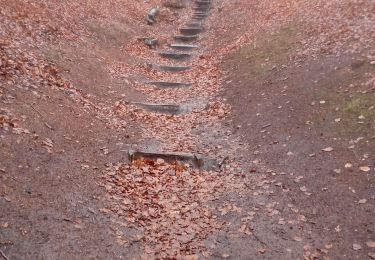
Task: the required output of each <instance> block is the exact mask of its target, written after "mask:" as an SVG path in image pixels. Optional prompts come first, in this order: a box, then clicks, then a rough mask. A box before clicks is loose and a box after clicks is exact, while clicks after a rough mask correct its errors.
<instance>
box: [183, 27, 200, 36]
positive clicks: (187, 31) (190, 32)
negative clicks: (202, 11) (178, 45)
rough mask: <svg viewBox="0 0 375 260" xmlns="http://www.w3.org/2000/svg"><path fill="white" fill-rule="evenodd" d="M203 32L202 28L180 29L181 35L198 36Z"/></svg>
mask: <svg viewBox="0 0 375 260" xmlns="http://www.w3.org/2000/svg"><path fill="white" fill-rule="evenodd" d="M202 31H203V28H202V27H185V28H181V29H180V33H181V34H183V35H197V34H199V33H200V32H202Z"/></svg>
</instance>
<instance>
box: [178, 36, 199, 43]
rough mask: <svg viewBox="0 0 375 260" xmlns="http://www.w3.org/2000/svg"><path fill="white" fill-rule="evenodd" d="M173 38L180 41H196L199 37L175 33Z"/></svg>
mask: <svg viewBox="0 0 375 260" xmlns="http://www.w3.org/2000/svg"><path fill="white" fill-rule="evenodd" d="M173 38H174V39H175V40H176V41H181V42H192V41H196V40H198V39H199V36H198V35H175V36H173Z"/></svg>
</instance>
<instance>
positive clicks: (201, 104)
mask: <svg viewBox="0 0 375 260" xmlns="http://www.w3.org/2000/svg"><path fill="white" fill-rule="evenodd" d="M132 104H134V105H137V106H140V107H142V108H144V109H146V110H148V111H150V112H155V113H160V114H168V115H180V114H185V113H189V112H191V111H194V110H197V109H198V110H203V109H206V108H207V102H205V101H204V100H199V99H196V100H193V101H190V102H186V103H183V104H180V105H177V104H164V103H162V104H160V103H148V102H134V103H132Z"/></svg>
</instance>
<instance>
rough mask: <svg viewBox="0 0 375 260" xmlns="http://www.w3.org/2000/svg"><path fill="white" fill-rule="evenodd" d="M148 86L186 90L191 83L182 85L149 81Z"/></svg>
mask: <svg viewBox="0 0 375 260" xmlns="http://www.w3.org/2000/svg"><path fill="white" fill-rule="evenodd" d="M147 84H149V85H155V86H157V87H159V88H186V87H190V86H191V85H192V84H191V83H182V82H167V81H149V82H147Z"/></svg>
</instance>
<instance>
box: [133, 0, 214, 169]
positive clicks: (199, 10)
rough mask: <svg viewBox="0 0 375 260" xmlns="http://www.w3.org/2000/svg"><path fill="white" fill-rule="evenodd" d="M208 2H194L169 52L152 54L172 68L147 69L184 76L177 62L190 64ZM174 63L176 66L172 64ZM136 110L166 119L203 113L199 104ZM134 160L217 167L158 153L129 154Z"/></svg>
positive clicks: (190, 156) (163, 83)
mask: <svg viewBox="0 0 375 260" xmlns="http://www.w3.org/2000/svg"><path fill="white" fill-rule="evenodd" d="M211 4H212V3H211V0H196V1H194V6H193V8H192V10H193V15H192V17H191V20H190V22H188V23H186V24H185V25H184V26H183V27H182V28H180V29H179V32H180V35H175V36H173V40H174V43H171V44H169V45H167V46H166V47H168V48H169V50H158V51H156V53H157V54H158V55H160V56H161V57H163V58H165V59H169V60H171V61H173V62H174V64H173V65H160V64H152V65H151V67H152V69H154V70H159V71H163V72H171V73H177V72H178V73H184V72H185V71H188V70H189V69H191V67H190V66H186V65H185V64H183V65H180V64H178V63H179V62H186V61H191V60H192V59H193V58H194V57H195V55H194V51H195V50H197V49H199V45H198V44H197V43H198V41H199V39H200V34H202V33H203V32H204V20H205V19H206V18H207V16H208V15H209V11H210V8H211ZM175 63H177V64H175ZM146 84H148V85H153V86H155V87H158V88H161V89H167V88H189V87H191V86H192V83H189V82H174V81H170V82H169V81H149V82H146ZM133 104H134V105H136V106H139V107H142V108H143V109H145V110H147V111H150V112H154V113H159V114H166V115H172V116H176V115H181V114H185V113H190V112H191V111H193V110H195V109H197V108H200V109H204V107H205V106H202V104H196V103H194V102H192V103H191V104H188V103H187V104H164V103H162V104H159V103H147V102H135V103H133ZM137 158H145V159H150V160H156V159H158V158H161V159H164V160H166V161H169V162H175V161H179V162H182V163H189V164H190V165H191V166H193V167H196V168H201V169H216V168H217V167H218V163H217V162H216V161H215V160H213V159H210V158H203V157H200V156H199V155H197V154H190V153H163V152H159V151H129V159H130V160H131V161H132V160H135V159H137Z"/></svg>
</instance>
